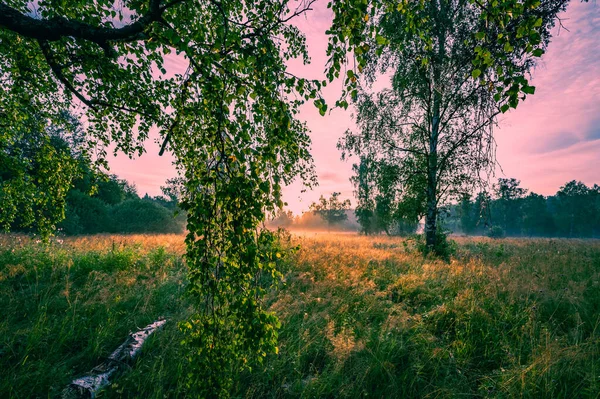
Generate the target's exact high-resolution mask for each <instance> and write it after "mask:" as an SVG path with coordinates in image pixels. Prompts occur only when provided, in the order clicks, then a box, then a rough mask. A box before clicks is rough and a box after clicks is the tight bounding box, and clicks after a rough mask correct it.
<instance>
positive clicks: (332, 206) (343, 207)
mask: <svg viewBox="0 0 600 399" xmlns="http://www.w3.org/2000/svg"><path fill="white" fill-rule="evenodd" d="M340 195H341V193H332V194H331V196H330V197H329V198H325V197H324V196H322V195H321V197H320V198H319V202H313V203H312V204H311V205H310V210H311V211H312V212H313V213H314V214H315V215H319V216H320V217H321V218H322V219H323V220H324V221H326V222H327V228H328V229H331V226H332V225H334V224H337V223H340V222H343V221H344V220H347V219H348V214H347V213H346V212H347V211H348V210H349V209H350V205H351V204H350V200H349V199H346V200H344V201H340V198H339V197H340Z"/></svg>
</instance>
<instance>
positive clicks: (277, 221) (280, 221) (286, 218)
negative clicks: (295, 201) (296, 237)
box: [269, 209, 294, 228]
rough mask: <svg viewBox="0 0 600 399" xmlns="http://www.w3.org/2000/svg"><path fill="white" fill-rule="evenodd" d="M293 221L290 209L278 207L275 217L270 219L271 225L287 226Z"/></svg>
mask: <svg viewBox="0 0 600 399" xmlns="http://www.w3.org/2000/svg"><path fill="white" fill-rule="evenodd" d="M293 223H294V213H293V212H292V211H290V210H287V211H286V210H283V209H279V210H278V211H277V213H276V214H275V217H274V218H273V219H271V220H270V222H269V224H270V225H271V226H276V227H282V228H288V227H291V226H292V224H293Z"/></svg>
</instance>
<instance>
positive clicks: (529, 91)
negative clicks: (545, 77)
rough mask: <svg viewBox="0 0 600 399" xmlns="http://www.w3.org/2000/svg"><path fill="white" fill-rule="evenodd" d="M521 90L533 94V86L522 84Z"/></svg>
mask: <svg viewBox="0 0 600 399" xmlns="http://www.w3.org/2000/svg"><path fill="white" fill-rule="evenodd" d="M522 90H523V93H526V94H535V86H524V87H523V89H522Z"/></svg>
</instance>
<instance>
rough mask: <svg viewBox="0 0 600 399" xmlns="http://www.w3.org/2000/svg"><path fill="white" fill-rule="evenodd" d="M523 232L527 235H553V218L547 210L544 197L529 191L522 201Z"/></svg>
mask: <svg viewBox="0 0 600 399" xmlns="http://www.w3.org/2000/svg"><path fill="white" fill-rule="evenodd" d="M522 211H523V231H522V232H523V234H525V235H528V236H553V235H554V234H555V231H554V230H555V228H554V219H553V217H552V214H551V213H550V211H549V210H548V203H547V200H546V197H544V196H543V195H539V194H536V193H529V195H528V196H526V197H525V198H523V201H522Z"/></svg>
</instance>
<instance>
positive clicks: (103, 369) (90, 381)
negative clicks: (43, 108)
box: [62, 320, 167, 399]
mask: <svg viewBox="0 0 600 399" xmlns="http://www.w3.org/2000/svg"><path fill="white" fill-rule="evenodd" d="M166 322H167V321H166V320H157V321H155V322H154V323H152V324H150V325H148V326H146V327H145V328H143V329H141V330H139V331H138V332H136V333H134V334H129V336H128V337H127V339H126V340H125V342H123V343H122V344H121V345H120V346H119V347H118V348H117V349H116V350H115V351H114V352H113V353H111V355H110V356H109V357H108V359H106V361H104V362H102V363H101V364H99V365H98V366H96V367H94V368H93V369H92V371H90V372H89V373H88V374H87V375H85V376H83V377H79V378H76V379H74V380H73V381H71V383H70V384H69V386H68V387H66V388H65V389H64V390H63V393H62V398H63V399H81V398H88V399H93V398H94V397H96V394H97V393H98V391H100V390H101V389H102V388H104V387H106V386H107V385H109V384H110V382H111V378H114V376H115V375H117V374H118V373H119V372H120V371H121V370H122V369H123V368H125V367H128V365H129V364H130V363H131V361H132V360H133V359H135V357H136V356H137V355H138V353H139V351H140V349H141V348H142V345H143V344H144V342H145V341H146V339H147V338H148V337H149V336H150V335H151V334H152V333H154V332H155V331H156V330H158V329H160V328H161V327H162V326H163V325H164V324H165V323H166Z"/></svg>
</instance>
